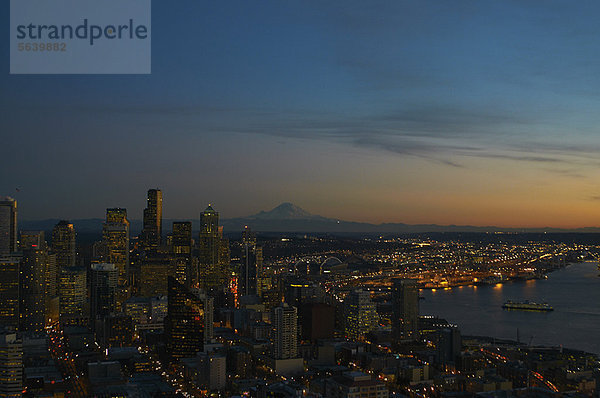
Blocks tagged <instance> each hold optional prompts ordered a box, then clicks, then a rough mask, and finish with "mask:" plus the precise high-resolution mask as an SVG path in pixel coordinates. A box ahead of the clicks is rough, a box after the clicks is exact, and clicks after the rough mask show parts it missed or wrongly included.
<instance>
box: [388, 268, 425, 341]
mask: <svg viewBox="0 0 600 398" xmlns="http://www.w3.org/2000/svg"><path fill="white" fill-rule="evenodd" d="M418 322H419V287H418V285H417V281H416V280H415V279H394V280H392V338H393V339H394V341H395V342H396V343H398V342H402V341H414V340H417V339H418V338H419V325H418Z"/></svg>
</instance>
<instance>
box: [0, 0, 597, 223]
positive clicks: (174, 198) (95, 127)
mask: <svg viewBox="0 0 600 398" xmlns="http://www.w3.org/2000/svg"><path fill="white" fill-rule="evenodd" d="M8 15H9V14H8V2H2V4H1V5H0V22H1V25H2V26H8V22H9V21H8ZM152 15H153V22H152V44H153V48H152V54H153V60H152V75H150V76H43V75H40V76H15V75H9V74H8V39H7V37H6V32H5V40H2V41H0V43H1V44H0V54H1V56H2V59H3V62H2V63H0V88H1V89H0V135H1V137H0V142H1V157H0V159H2V160H1V164H0V165H1V167H0V195H11V196H15V197H16V198H17V199H18V201H19V209H20V210H19V211H20V217H22V219H42V218H70V219H75V218H88V217H102V216H103V214H104V209H105V208H106V207H114V206H121V207H126V208H128V210H129V214H130V217H131V218H134V219H140V218H141V215H142V209H143V207H144V199H145V192H146V190H147V189H148V188H151V187H160V188H161V189H163V192H164V206H165V208H164V215H165V217H168V218H184V219H185V218H188V219H191V218H197V217H198V216H199V213H200V211H201V210H202V209H203V208H204V207H205V206H206V204H208V203H209V202H210V203H212V204H213V206H214V207H215V208H216V209H217V210H218V211H220V213H221V215H222V217H224V218H229V217H237V216H246V215H249V214H253V213H256V212H258V211H260V210H268V209H270V208H272V207H274V206H276V205H278V204H279V203H280V202H284V201H289V202H293V203H295V204H296V205H298V206H300V207H303V208H305V209H306V210H308V211H310V212H312V213H315V214H320V215H323V216H327V217H332V218H339V219H344V220H349V221H363V222H372V223H379V222H405V223H411V224H413V223H436V224H458V225H481V226H483V225H496V226H503V227H543V226H550V227H585V226H600V186H599V184H598V182H599V181H600V167H599V166H600V157H599V150H600V128H599V126H600V112H599V109H600V73H599V71H600V40H599V39H600V24H599V23H598V15H600V3H597V2H593V1H578V2H571V1H544V2H535V1H527V0H526V1H523V0H519V1H517V0H515V1H502V2H498V1H485V0H483V1H481V0H477V1H475V0H473V1H452V2H449V1H446V0H439V1H427V2H414V1H393V2H391V1H369V2H366V1H339V2H336V1H331V2H330V1H328V2H322V1H316V0H315V1H311V0H309V1H289V2H288V1H286V2H278V1H258V2H247V1H222V2H208V1H204V0H181V1H177V2H165V1H158V0H155V1H154V4H153V10H152ZM16 188H19V189H20V192H16Z"/></svg>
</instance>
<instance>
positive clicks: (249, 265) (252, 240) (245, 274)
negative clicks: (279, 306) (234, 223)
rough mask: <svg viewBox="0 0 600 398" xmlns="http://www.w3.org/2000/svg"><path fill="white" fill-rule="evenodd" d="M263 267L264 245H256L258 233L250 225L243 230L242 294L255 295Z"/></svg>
mask: <svg viewBox="0 0 600 398" xmlns="http://www.w3.org/2000/svg"><path fill="white" fill-rule="evenodd" d="M261 269H262V247H260V246H257V245H256V235H255V234H254V233H253V232H252V231H251V230H250V227H248V226H246V227H244V231H243V232H242V264H241V270H240V275H241V292H242V295H244V296H245V295H255V294H257V290H256V280H257V277H258V276H259V275H260V274H261V272H259V270H261Z"/></svg>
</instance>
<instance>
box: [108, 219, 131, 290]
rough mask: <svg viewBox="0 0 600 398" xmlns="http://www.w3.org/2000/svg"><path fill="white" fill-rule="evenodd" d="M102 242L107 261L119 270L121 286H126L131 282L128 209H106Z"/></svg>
mask: <svg viewBox="0 0 600 398" xmlns="http://www.w3.org/2000/svg"><path fill="white" fill-rule="evenodd" d="M102 240H103V243H104V245H105V247H104V250H105V251H106V253H105V261H106V262H107V263H109V264H114V265H115V267H116V268H117V270H118V272H119V285H120V286H124V285H126V284H127V283H128V281H129V221H128V220H127V210H126V209H121V208H112V209H106V222H105V223H104V225H103V226H102Z"/></svg>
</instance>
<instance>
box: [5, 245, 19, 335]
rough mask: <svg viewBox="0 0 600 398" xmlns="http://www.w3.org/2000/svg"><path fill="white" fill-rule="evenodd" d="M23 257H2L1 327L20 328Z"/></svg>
mask: <svg viewBox="0 0 600 398" xmlns="http://www.w3.org/2000/svg"><path fill="white" fill-rule="evenodd" d="M20 270H21V256H15V255H12V256H0V326H10V327H14V328H15V329H16V328H18V327H19V303H20V295H19V282H20Z"/></svg>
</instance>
